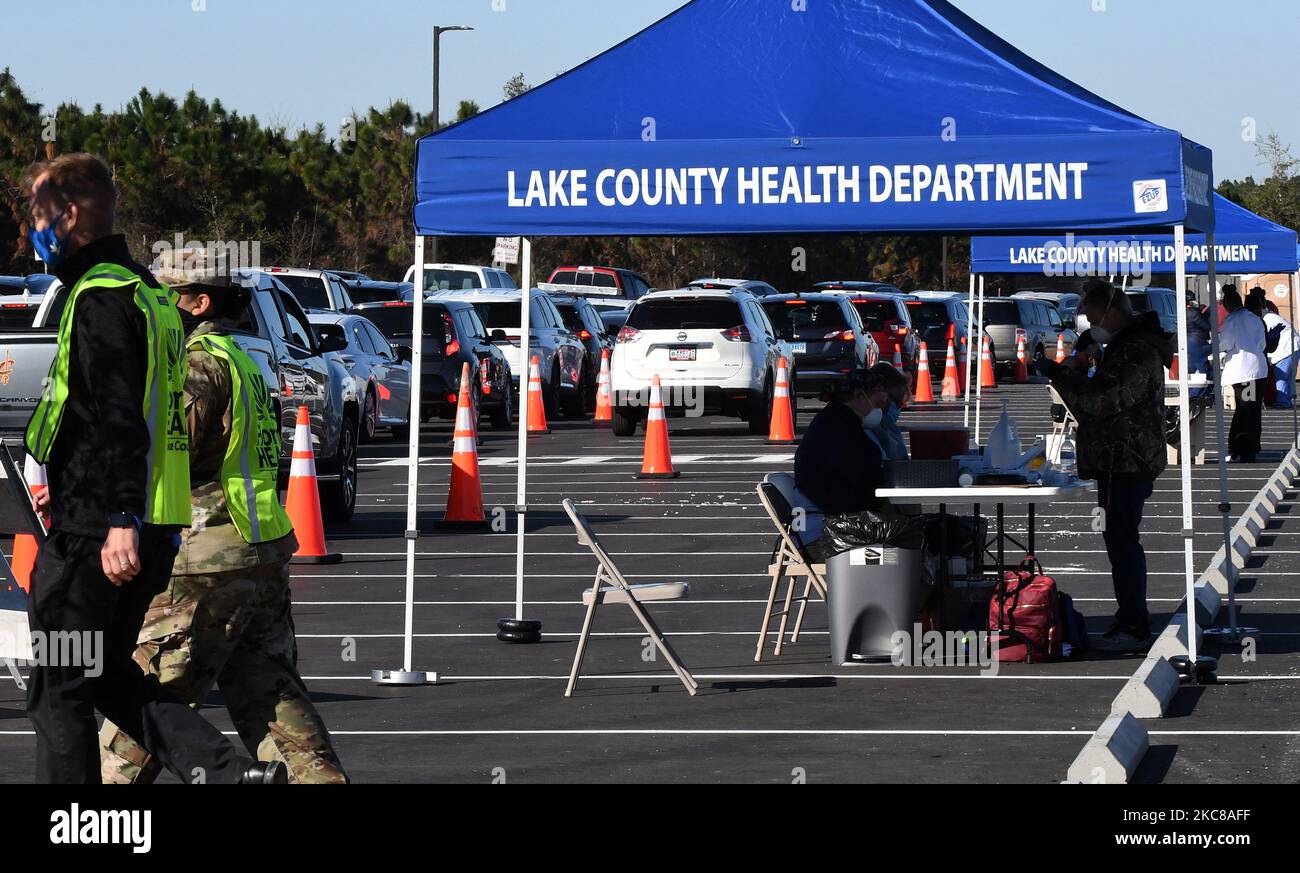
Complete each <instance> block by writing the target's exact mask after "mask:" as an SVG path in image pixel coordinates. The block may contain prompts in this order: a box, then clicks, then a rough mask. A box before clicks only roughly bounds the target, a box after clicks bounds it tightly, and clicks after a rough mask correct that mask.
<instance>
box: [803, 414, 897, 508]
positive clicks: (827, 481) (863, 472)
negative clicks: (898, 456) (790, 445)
mask: <svg viewBox="0 0 1300 873" xmlns="http://www.w3.org/2000/svg"><path fill="white" fill-rule="evenodd" d="M883 464H884V461H883V459H882V458H881V454H880V448H879V447H878V446H877V445H876V444H875V442H873V441H872V439H871V437H869V436H867V435H866V433H865V432H864V431H863V430H862V419H861V418H859V417H858V415H857V413H855V412H854V411H853V410H852V409H849V407H847V406H845V405H844V404H843V403H836V402H834V401H832V402H830V403H828V404H826V407H825V408H824V409H823V410H822V411H821V412H819V413H817V416H816V417H815V418H814V419H813V420H812V424H811V425H809V427H808V432H807V433H806V434H804V437H803V439H802V440H801V441H800V443H799V448H798V450H796V452H795V455H794V479H795V485H797V486H798V488H799V490H800V491H802V492H803V493H804V495H805V496H806V497H808V499H810V500H812V501H813V502H814V503H816V504H817V506H818V508H819V509H821V511H822V512H824V513H826V514H827V515H842V514H845V513H851V512H864V511H866V510H868V509H872V508H874V507H875V506H878V505H879V503H880V501H878V500H877V499H876V489H877V488H879V487H880V485H881V483H882V482H883V481H884V466H883Z"/></svg>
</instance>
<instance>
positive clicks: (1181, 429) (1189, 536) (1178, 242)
mask: <svg viewBox="0 0 1300 873" xmlns="http://www.w3.org/2000/svg"><path fill="white" fill-rule="evenodd" d="M1184 238H1185V231H1184V227H1183V225H1181V224H1178V225H1175V226H1174V249H1175V251H1176V253H1177V254H1176V256H1175V258H1176V259H1175V264H1176V278H1175V282H1174V287H1175V288H1178V289H1179V293H1181V294H1183V295H1186V294H1187V252H1186V249H1185V247H1184V245H1183V243H1184ZM1207 242H1208V243H1209V246H1210V250H1211V251H1213V249H1214V235H1213V234H1207ZM1211 264H1213V256H1212V255H1211ZM1211 269H1213V267H1211ZM1211 275H1213V274H1211ZM1177 309H1178V361H1179V367H1178V442H1179V451H1178V460H1179V461H1180V462H1181V463H1180V464H1179V466H1180V467H1181V472H1182V490H1183V569H1184V575H1185V576H1186V589H1187V601H1186V602H1187V656H1188V659H1189V661H1188V663H1189V664H1190V665H1191V669H1192V670H1193V674H1194V671H1195V668H1196V589H1195V585H1196V581H1195V580H1196V557H1195V552H1193V550H1192V545H1193V540H1194V538H1195V536H1196V531H1195V519H1194V517H1193V515H1192V428H1191V422H1189V421H1188V420H1187V417H1188V412H1189V409H1190V406H1191V404H1190V399H1191V398H1190V390H1189V389H1190V386H1189V383H1188V379H1187V371H1188V369H1189V368H1188V362H1189V361H1190V358H1189V357H1188V355H1187V306H1186V305H1183V306H1179V307H1177ZM1220 455H1222V452H1220ZM1228 556H1229V557H1231V556H1232V552H1231V550H1229V552H1228ZM1229 563H1231V561H1229Z"/></svg>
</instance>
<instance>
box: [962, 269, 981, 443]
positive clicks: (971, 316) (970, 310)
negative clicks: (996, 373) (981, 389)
mask: <svg viewBox="0 0 1300 873" xmlns="http://www.w3.org/2000/svg"><path fill="white" fill-rule="evenodd" d="M975 282H976V279H975V274H974V273H971V274H970V297H969V299H968V301H967V303H966V409H965V417H966V421H965V426H966V427H968V428H969V427H970V393H971V387H970V372H971V361H972V360H974V356H973V355H972V354H971V353H972V352H973V351H974V346H975V339H974V337H972V336H971V331H970V329H971V327H972V326H974V325H975V324H976V322H975ZM975 444H976V445H979V434H976V435H975Z"/></svg>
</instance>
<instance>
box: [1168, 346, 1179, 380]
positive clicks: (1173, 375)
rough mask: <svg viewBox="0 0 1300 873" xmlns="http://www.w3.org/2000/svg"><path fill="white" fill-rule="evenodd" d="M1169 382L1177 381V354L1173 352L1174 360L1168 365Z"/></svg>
mask: <svg viewBox="0 0 1300 873" xmlns="http://www.w3.org/2000/svg"><path fill="white" fill-rule="evenodd" d="M1169 381H1170V382H1177V381H1178V352H1174V359H1173V360H1172V361H1171V362H1170V363H1169Z"/></svg>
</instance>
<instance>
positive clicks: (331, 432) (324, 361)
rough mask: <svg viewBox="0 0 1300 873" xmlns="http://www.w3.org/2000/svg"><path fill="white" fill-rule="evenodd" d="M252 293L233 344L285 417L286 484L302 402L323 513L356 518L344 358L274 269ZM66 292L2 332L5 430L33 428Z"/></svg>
mask: <svg viewBox="0 0 1300 873" xmlns="http://www.w3.org/2000/svg"><path fill="white" fill-rule="evenodd" d="M241 281H242V282H243V283H244V284H245V285H246V286H247V287H248V288H250V289H252V291H253V295H252V303H251V304H250V306H249V307H248V309H247V310H245V313H244V317H243V319H242V320H241V322H240V324H239V326H238V330H237V331H236V332H235V334H234V336H235V341H236V342H237V343H238V344H239V346H240V347H241V348H242V349H243V350H244V351H245V352H247V353H248V354H249V356H250V357H251V358H252V359H253V360H254V361H256V362H257V363H258V365H259V366H260V367H261V368H262V371H263V375H265V377H266V384H267V385H268V386H270V388H271V396H272V400H273V402H274V403H275V406H276V409H277V411H278V412H279V415H280V438H281V446H280V448H281V455H280V475H281V479H282V480H283V482H287V481H288V475H289V462H290V459H291V456H292V453H293V437H294V430H295V427H296V424H297V416H298V407H300V406H306V407H307V409H308V410H309V412H310V414H311V430H312V442H313V443H314V447H315V450H316V474H317V478H318V479H319V482H320V497H321V510H322V512H323V513H324V515H325V518H326V519H327V520H328V521H333V522H345V521H348V520H349V519H351V518H352V513H353V511H354V509H355V508H356V500H357V440H358V433H359V424H360V421H361V416H360V408H361V407H360V401H359V399H358V398H357V396H356V391H355V390H354V388H353V386H352V380H351V379H350V378H348V374H347V370H346V369H345V367H344V366H343V363H342V362H341V361H339V360H338V355H337V352H338V351H340V349H338V348H335V347H334V341H333V340H331V339H329V338H325V339H322V338H320V337H319V336H318V335H317V334H316V332H315V330H314V329H313V328H312V326H311V323H310V322H309V321H308V320H307V316H306V314H305V313H304V312H303V309H302V307H301V306H300V305H298V301H297V299H296V298H295V297H294V296H293V293H292V292H291V291H289V289H288V288H286V287H285V286H284V285H283V284H282V283H281V282H280V281H279V280H277V279H275V278H274V277H273V276H271V275H270V274H268V273H262V272H248V273H245V274H242V276H241ZM66 301H67V289H65V288H64V287H63V286H62V285H61V284H58V283H56V284H55V285H53V286H51V287H50V289H49V291H48V292H47V293H46V294H45V296H44V299H43V300H42V301H41V305H40V308H39V309H38V310H37V312H36V317H35V320H34V322H33V324H32V326H31V327H30V328H24V329H12V328H11V329H9V330H7V331H5V332H4V333H0V432H3V433H4V434H6V435H8V436H17V435H20V434H21V433H22V431H23V430H25V429H26V427H27V422H28V420H29V419H30V418H31V415H32V412H33V411H34V410H35V408H36V404H37V402H38V401H39V400H40V395H41V390H42V388H43V387H44V384H45V378H46V376H47V374H48V373H49V370H50V362H51V361H53V360H54V351H55V348H56V346H57V342H56V340H57V336H58V326H59V319H60V317H62V315H63V306H64V304H65V303H66Z"/></svg>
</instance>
